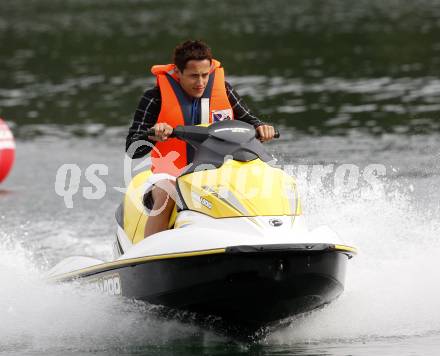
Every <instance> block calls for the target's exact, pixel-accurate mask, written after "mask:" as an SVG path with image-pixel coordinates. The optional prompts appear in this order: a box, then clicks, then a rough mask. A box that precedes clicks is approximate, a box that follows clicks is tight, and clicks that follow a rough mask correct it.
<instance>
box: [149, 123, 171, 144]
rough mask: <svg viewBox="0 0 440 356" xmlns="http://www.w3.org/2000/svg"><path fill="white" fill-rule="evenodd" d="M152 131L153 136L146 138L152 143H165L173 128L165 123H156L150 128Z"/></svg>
mask: <svg viewBox="0 0 440 356" xmlns="http://www.w3.org/2000/svg"><path fill="white" fill-rule="evenodd" d="M152 128H153V129H154V136H148V138H149V139H150V140H153V141H160V142H163V141H166V140H167V139H168V137H169V136H170V135H171V133H172V132H173V128H172V127H171V126H170V125H168V124H167V123H165V122H161V123H158V124H156V125H154V126H153V127H152Z"/></svg>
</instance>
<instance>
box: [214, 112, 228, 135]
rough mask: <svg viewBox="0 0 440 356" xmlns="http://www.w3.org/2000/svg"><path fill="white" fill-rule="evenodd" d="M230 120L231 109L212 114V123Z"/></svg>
mask: <svg viewBox="0 0 440 356" xmlns="http://www.w3.org/2000/svg"><path fill="white" fill-rule="evenodd" d="M231 118H232V110H231V109H225V110H217V111H213V112H212V122H217V121H224V120H231ZM216 132H217V131H216Z"/></svg>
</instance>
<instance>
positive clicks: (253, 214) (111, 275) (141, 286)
mask: <svg viewBox="0 0 440 356" xmlns="http://www.w3.org/2000/svg"><path fill="white" fill-rule="evenodd" d="M173 136H174V137H176V138H179V139H182V140H184V141H186V142H187V143H188V144H190V145H192V146H193V147H194V148H195V155H194V161H193V164H192V165H191V166H190V167H189V168H187V169H186V170H185V171H184V173H183V174H182V175H180V176H179V177H178V178H177V181H176V182H177V183H176V186H177V193H178V199H177V204H176V210H175V212H174V213H173V215H172V217H171V219H170V229H169V230H167V231H164V232H160V233H157V234H155V235H152V236H150V237H148V238H146V239H145V238H144V227H145V222H146V220H147V219H148V209H147V208H145V206H144V204H143V196H144V193H145V184H146V182H147V181H148V178H149V176H150V175H151V172H150V171H147V172H143V173H140V174H139V175H137V176H135V178H134V179H133V180H132V182H131V184H130V186H129V187H128V190H127V192H126V194H125V198H124V201H123V203H122V204H121V206H120V207H119V208H118V210H117V212H116V220H117V234H116V242H115V260H114V261H111V262H103V261H100V260H96V259H93V258H86V257H71V258H68V259H66V260H64V261H62V262H61V263H59V264H58V265H56V266H55V267H54V268H53V269H52V270H51V271H49V278H50V279H51V280H53V281H63V282H64V281H71V280H75V279H81V280H84V281H85V282H86V283H90V284H94V285H95V286H96V287H97V288H99V289H101V290H102V291H104V292H107V293H109V294H115V295H122V296H125V297H129V298H134V299H137V300H142V301H146V302H148V303H152V304H157V305H163V306H166V307H170V308H172V309H177V310H187V311H192V312H197V313H200V314H201V315H214V316H219V317H221V318H222V319H223V320H225V321H227V322H232V323H237V324H239V325H245V326H251V327H259V326H264V325H267V324H271V323H273V322H276V321H278V320H281V319H284V318H286V317H289V316H292V315H295V314H298V313H302V312H306V311H310V310H313V309H315V308H318V307H320V306H323V305H325V304H327V303H329V302H331V301H332V300H334V299H335V298H336V297H338V296H339V295H340V294H341V293H342V291H343V289H344V277H345V269H346V264H347V262H348V260H349V259H350V258H351V257H352V256H353V255H354V254H355V252H356V251H355V249H354V248H353V247H349V246H345V245H343V244H341V242H340V241H339V239H338V236H337V235H336V234H335V233H334V232H333V231H331V230H330V229H329V228H326V227H321V228H317V229H315V230H313V231H309V230H308V229H307V227H306V226H305V222H304V217H303V215H302V211H301V205H300V200H299V197H298V193H297V186H296V184H295V181H294V179H293V178H292V177H290V176H289V175H287V174H286V173H285V172H283V171H282V170H281V169H278V168H275V167H272V166H271V165H270V164H269V163H270V161H272V160H273V158H272V157H271V156H270V155H269V154H268V153H267V152H266V150H265V149H264V147H263V145H262V144H261V143H260V142H259V140H257V139H256V138H255V129H254V128H253V127H252V126H250V125H248V124H246V123H244V122H240V121H222V122H218V123H214V124H212V125H211V126H209V127H202V126H179V127H177V128H176V129H174V132H173Z"/></svg>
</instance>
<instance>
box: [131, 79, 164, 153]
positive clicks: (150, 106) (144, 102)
mask: <svg viewBox="0 0 440 356" xmlns="http://www.w3.org/2000/svg"><path fill="white" fill-rule="evenodd" d="M161 101H162V100H161V97H160V90H159V88H158V87H154V88H153V89H149V90H147V91H145V93H144V95H143V96H142V97H141V99H140V101H139V104H138V107H137V109H136V111H135V112H134V116H133V122H132V124H131V126H130V128H129V130H128V135H127V139H126V142H125V151H126V152H127V154H128V155H129V156H130V157H132V158H141V157H143V156H145V155H147V154H148V153H150V151H151V150H152V148H153V146H154V142H153V141H151V140H149V139H148V137H147V130H148V129H150V128H151V127H153V126H154V125H155V124H156V122H157V118H158V117H159V113H160V107H161ZM139 141H147V142H149V144H143V145H142V144H141V142H139Z"/></svg>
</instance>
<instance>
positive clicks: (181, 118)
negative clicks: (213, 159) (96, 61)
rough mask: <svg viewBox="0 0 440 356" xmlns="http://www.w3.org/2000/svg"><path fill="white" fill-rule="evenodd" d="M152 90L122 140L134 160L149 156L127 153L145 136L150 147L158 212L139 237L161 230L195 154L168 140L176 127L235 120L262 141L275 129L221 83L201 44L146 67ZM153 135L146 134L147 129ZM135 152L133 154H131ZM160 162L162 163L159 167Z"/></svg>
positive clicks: (153, 194)
mask: <svg viewBox="0 0 440 356" xmlns="http://www.w3.org/2000/svg"><path fill="white" fill-rule="evenodd" d="M151 71H152V73H153V74H154V75H155V76H156V78H157V86H156V87H155V88H154V89H152V90H147V91H146V92H145V93H144V96H143V97H142V99H141V101H140V103H139V107H138V109H137V110H136V112H135V116H134V119H133V124H132V126H131V127H130V130H129V134H128V137H127V152H128V154H129V155H130V156H132V157H133V158H139V157H142V156H145V155H146V154H148V153H149V152H150V150H151V147H153V144H152V145H147V146H145V145H143V146H141V147H138V149H136V150H133V149H130V147H132V145H133V146H134V145H136V143H137V142H139V140H145V139H146V138H147V137H148V139H149V140H150V142H151V143H155V145H154V150H153V152H152V153H151V158H152V172H153V173H154V176H152V177H151V178H150V182H152V183H153V186H152V190H151V192H149V196H148V198H147V200H149V201H150V202H151V203H152V204H153V210H154V211H160V213H159V214H155V215H154V216H150V219H148V221H147V224H146V226H145V231H144V236H145V237H147V236H150V235H152V234H154V233H157V232H160V231H163V230H165V229H166V228H167V224H168V221H169V218H170V215H171V212H172V211H173V208H174V199H170V198H169V196H170V194H171V196H173V197H174V195H175V194H174V191H175V189H174V186H175V179H176V177H177V176H178V175H179V174H180V173H181V171H182V169H183V168H184V167H185V166H186V165H187V164H188V163H190V162H191V161H192V158H193V156H194V150H193V148H192V147H191V146H190V145H187V144H185V143H184V142H183V141H179V140H177V139H170V140H168V137H169V136H170V134H171V132H172V130H173V128H174V127H176V126H177V125H197V124H208V123H213V122H217V121H222V120H231V119H237V120H241V121H244V122H248V123H250V124H252V125H253V126H254V127H255V128H256V130H257V133H258V135H259V137H260V140H261V141H268V140H270V139H272V138H273V136H274V128H273V127H272V126H269V125H265V124H264V123H263V122H261V121H260V120H258V119H257V118H256V117H255V116H254V115H253V114H252V113H251V112H250V111H249V109H248V108H247V107H246V105H245V104H244V103H243V101H242V100H241V98H240V97H239V96H238V94H237V93H236V92H235V90H234V89H233V88H232V87H231V85H230V84H229V83H227V82H225V78H224V71H223V68H222V67H221V65H220V62H218V61H216V60H215V59H213V58H212V54H211V49H210V48H209V47H208V46H207V45H206V44H205V43H203V42H201V41H186V42H184V43H182V44H181V45H179V46H177V47H176V48H175V50H174V64H169V65H156V66H153V67H152V68H151ZM151 127H153V128H154V133H153V134H152V135H147V130H148V129H149V128H151ZM133 151H134V152H133ZM164 160H165V161H167V160H168V161H169V162H166V163H165V164H164V163H163V162H164Z"/></svg>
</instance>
